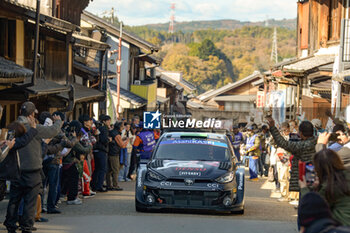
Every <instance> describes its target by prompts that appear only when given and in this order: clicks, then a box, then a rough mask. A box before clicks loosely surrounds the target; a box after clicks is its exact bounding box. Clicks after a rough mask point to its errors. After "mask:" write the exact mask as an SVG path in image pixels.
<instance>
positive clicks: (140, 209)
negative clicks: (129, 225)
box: [135, 200, 148, 213]
mask: <svg viewBox="0 0 350 233" xmlns="http://www.w3.org/2000/svg"><path fill="white" fill-rule="evenodd" d="M135 209H136V211H137V212H142V213H145V212H148V209H147V207H145V206H144V205H142V204H140V203H139V202H138V201H137V200H135Z"/></svg>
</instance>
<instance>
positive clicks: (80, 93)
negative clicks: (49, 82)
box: [57, 83, 105, 103]
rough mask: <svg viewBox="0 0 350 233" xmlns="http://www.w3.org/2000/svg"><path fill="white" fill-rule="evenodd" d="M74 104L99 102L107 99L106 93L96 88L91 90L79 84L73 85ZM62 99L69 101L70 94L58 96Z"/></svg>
mask: <svg viewBox="0 0 350 233" xmlns="http://www.w3.org/2000/svg"><path fill="white" fill-rule="evenodd" d="M73 88H74V102H75V103H76V102H98V101H103V100H104V99H105V93H104V92H102V91H99V90H97V89H94V88H89V87H86V86H83V85H80V84H77V83H74V84H73ZM57 96H58V97H60V98H63V99H66V100H69V95H68V93H61V94H59V95H57Z"/></svg>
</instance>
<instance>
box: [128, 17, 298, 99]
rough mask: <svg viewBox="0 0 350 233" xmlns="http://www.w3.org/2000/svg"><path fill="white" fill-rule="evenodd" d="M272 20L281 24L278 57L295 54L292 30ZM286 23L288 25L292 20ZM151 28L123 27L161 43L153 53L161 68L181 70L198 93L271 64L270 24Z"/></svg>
mask: <svg viewBox="0 0 350 233" xmlns="http://www.w3.org/2000/svg"><path fill="white" fill-rule="evenodd" d="M274 22H275V24H277V23H279V24H280V27H277V34H278V56H279V58H278V60H279V61H282V60H283V59H285V58H291V57H294V56H295V53H296V32H295V29H289V28H290V26H286V25H285V24H283V21H274ZM285 22H287V23H288V24H287V25H290V24H291V22H292V23H293V22H294V21H293V20H289V21H288V20H287V21H285ZM192 23H193V22H192ZM247 24H248V23H247ZM152 27H153V26H152ZM152 27H148V26H137V27H128V26H126V27H125V30H126V31H128V32H131V33H134V34H136V35H138V36H139V37H141V38H143V39H145V40H147V41H150V42H151V43H153V44H156V45H158V46H160V47H161V48H162V49H161V51H160V52H158V53H157V54H156V56H159V57H160V58H162V59H163V62H162V67H163V68H164V69H168V70H172V71H181V72H183V75H184V78H185V79H186V80H188V81H190V82H192V83H194V84H195V85H197V86H198V92H199V93H202V92H204V91H206V90H209V89H212V88H218V87H221V86H223V85H225V84H227V83H229V82H234V81H236V80H239V79H241V78H244V77H246V76H248V75H250V74H252V73H253V72H254V71H255V70H260V71H262V72H263V71H266V70H268V69H269V67H270V66H271V65H273V64H272V63H271V61H270V54H271V47H272V37H273V30H274V29H273V27H265V26H253V23H249V26H241V27H238V28H236V29H234V30H226V29H205V30H195V31H191V30H188V31H187V32H182V31H176V32H175V33H174V34H170V33H168V32H167V31H164V30H161V28H159V30H155V29H153V28H156V27H153V28H152Z"/></svg>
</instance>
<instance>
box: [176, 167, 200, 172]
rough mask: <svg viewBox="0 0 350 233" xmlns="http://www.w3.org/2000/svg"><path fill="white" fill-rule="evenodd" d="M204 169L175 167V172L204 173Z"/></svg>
mask: <svg viewBox="0 0 350 233" xmlns="http://www.w3.org/2000/svg"><path fill="white" fill-rule="evenodd" d="M206 170H207V169H206V168H198V167H176V168H175V171H197V172H204V171H206Z"/></svg>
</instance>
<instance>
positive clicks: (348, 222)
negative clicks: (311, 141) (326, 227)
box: [299, 149, 350, 226]
mask: <svg viewBox="0 0 350 233" xmlns="http://www.w3.org/2000/svg"><path fill="white" fill-rule="evenodd" d="M313 164H314V168H315V173H316V179H315V180H314V182H313V183H309V184H308V183H307V179H306V178H305V176H304V177H303V180H299V186H300V189H301V197H303V196H305V195H306V193H308V192H310V191H316V192H318V193H319V194H320V195H321V196H322V197H323V198H325V200H326V201H327V203H328V204H329V206H330V209H331V212H332V217H333V219H334V220H336V221H338V222H339V223H340V224H342V225H345V226H350V173H349V172H348V171H347V170H346V169H345V167H344V164H343V162H342V161H341V158H340V157H339V155H338V154H337V153H336V152H334V151H333V150H330V149H323V150H321V151H319V152H318V153H316V154H315V156H314V157H313Z"/></svg>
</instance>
